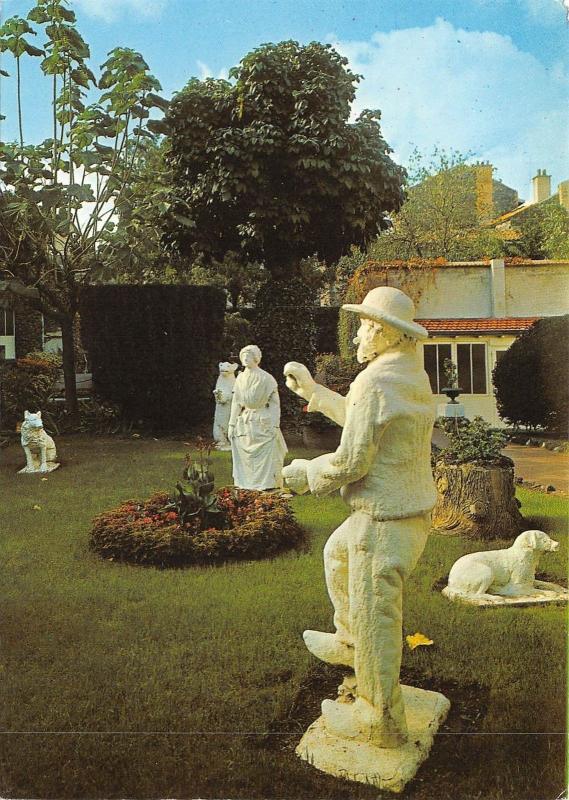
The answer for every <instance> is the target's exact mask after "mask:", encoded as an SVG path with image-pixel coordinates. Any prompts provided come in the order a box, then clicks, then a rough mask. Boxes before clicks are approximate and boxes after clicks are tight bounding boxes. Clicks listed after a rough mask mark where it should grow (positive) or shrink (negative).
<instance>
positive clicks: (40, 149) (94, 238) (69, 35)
mask: <svg viewBox="0 0 569 800" xmlns="http://www.w3.org/2000/svg"><path fill="white" fill-rule="evenodd" d="M32 24H34V25H36V26H39V27H40V29H41V30H42V31H43V33H44V34H45V39H46V41H45V43H44V45H43V49H39V48H36V47H35V46H33V45H31V44H30V43H29V37H30V35H35V34H36V31H35V30H34V29H33V28H32ZM0 51H3V52H9V53H11V54H12V56H13V57H14V59H15V62H16V88H17V93H16V96H17V114H18V130H19V141H17V142H14V143H5V142H2V143H1V144H0V270H1V271H2V273H3V277H4V278H5V280H4V281H3V283H2V288H3V290H4V291H10V292H12V293H14V294H17V295H19V296H20V297H21V298H22V299H23V300H24V301H25V302H28V303H29V304H30V305H32V306H33V307H34V308H36V309H38V310H39V311H41V312H42V313H44V314H45V315H46V316H48V317H50V318H52V319H54V320H57V321H58V322H59V323H60V325H61V330H62V337H63V369H64V378H65V397H66V406H67V410H68V411H69V412H70V413H71V414H74V413H76V412H77V398H76V392H75V369H74V322H75V318H76V315H77V310H78V303H79V291H80V287H81V285H82V284H83V283H86V282H89V281H92V280H93V279H96V278H97V277H98V276H100V275H101V274H102V273H103V272H104V267H105V262H104V261H103V259H102V253H103V251H102V249H101V246H102V244H105V243H106V247H107V255H108V248H109V243H108V240H109V234H110V232H111V231H112V229H113V228H114V226H115V220H116V219H117V217H120V214H121V211H122V210H123V208H125V207H127V206H128V203H129V202H131V197H130V196H129V187H130V186H131V183H132V182H133V180H134V179H135V178H136V173H137V169H138V166H139V165H140V164H141V163H144V158H143V157H142V156H143V153H144V151H145V149H146V148H147V147H148V143H149V142H152V141H153V137H154V136H155V135H157V133H158V132H159V128H160V122H159V121H154V122H153V121H152V120H151V119H150V115H151V113H152V111H153V110H155V109H159V110H162V111H163V110H165V109H166V107H167V103H166V101H165V100H163V99H162V98H161V97H159V96H158V95H157V94H156V92H157V91H159V89H160V84H159V83H158V81H157V80H156V78H155V77H153V76H152V75H151V74H150V72H149V69H148V65H147V64H146V63H145V61H144V59H143V58H142V56H141V55H140V54H139V53H136V52H134V51H133V50H130V49H128V48H121V47H118V48H115V49H114V50H112V51H111V52H110V53H109V54H108V58H107V60H106V61H105V63H104V64H103V65H102V67H101V74H100V77H99V78H98V79H97V78H96V77H95V75H94V73H93V72H92V71H91V69H90V67H89V65H88V59H89V55H90V53H89V47H88V45H87V44H86V42H85V41H84V40H83V38H82V37H81V34H80V33H79V32H78V30H77V28H76V25H75V14H74V13H73V11H72V10H71V9H70V8H69V7H68V4H67V2H66V0H37V2H36V4H35V6H34V7H33V8H32V9H31V10H30V12H29V14H28V16H27V19H26V20H24V19H22V18H20V17H13V18H11V19H9V20H7V21H6V22H5V23H4V25H3V26H2V27H1V28H0ZM25 56H30V57H37V58H39V59H41V62H40V66H41V71H42V73H43V75H44V78H45V80H46V82H47V85H48V86H49V87H50V91H49V92H46V98H49V101H50V102H51V111H52V125H53V129H52V133H51V137H50V138H49V139H46V140H45V141H43V142H42V143H41V144H39V145H34V144H26V143H25V139H24V130H25V128H24V114H23V109H22V100H21V72H20V60H21V58H22V57H25ZM4 75H5V76H6V75H7V73H4ZM97 87H98V89H99V90H100V93H99V95H98V97H97V99H95V100H93V101H92V102H88V99H89V100H90V99H91V98H92V97H93V96H94V95H95V93H96V89H97ZM30 111H31V113H33V112H34V109H30Z"/></svg>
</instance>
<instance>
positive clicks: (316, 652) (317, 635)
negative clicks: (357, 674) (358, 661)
mask: <svg viewBox="0 0 569 800" xmlns="http://www.w3.org/2000/svg"><path fill="white" fill-rule="evenodd" d="M302 638H303V639H304V644H305V645H306V646H307V647H308V649H309V650H310V652H311V653H312V655H313V656H316V658H319V659H320V660H321V661H326V663H327V664H343V665H344V666H345V667H353V666H354V647H353V645H349V644H346V643H345V642H342V641H340V640H339V639H338V637H337V636H336V635H335V634H334V633H322V631H304V633H303V634H302Z"/></svg>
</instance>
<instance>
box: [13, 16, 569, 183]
mask: <svg viewBox="0 0 569 800" xmlns="http://www.w3.org/2000/svg"><path fill="white" fill-rule="evenodd" d="M565 2H566V4H567V5H569V0H565ZM31 4H32V0H0V7H1V8H2V16H3V18H4V19H5V18H6V17H8V16H11V15H13V14H20V15H22V16H25V14H26V13H27V11H28V10H29V8H30V7H31ZM71 5H72V7H73V8H74V9H75V10H76V12H77V15H78V22H79V29H80V31H81V32H82V34H83V36H84V38H85V39H86V40H87V41H88V43H89V44H90V46H91V51H92V63H93V64H94V65H96V66H98V65H99V64H100V63H102V61H103V60H104V58H105V55H106V53H107V51H108V50H110V49H111V48H112V47H115V46H117V45H121V46H126V47H132V48H134V49H136V50H139V51H140V52H141V53H142V54H143V55H144V57H145V59H146V61H147V62H148V64H149V66H150V68H151V70H152V72H153V73H154V74H155V75H156V77H157V78H158V79H159V80H160V82H161V83H162V86H163V94H164V95H165V96H166V97H170V96H171V95H172V93H173V92H175V91H176V90H178V89H180V88H181V87H182V86H183V85H184V84H185V83H186V81H187V80H188V79H189V78H190V77H192V76H197V77H204V76H205V75H213V76H216V77H217V76H224V75H225V74H226V73H227V70H228V69H229V68H230V67H232V66H233V65H235V64H237V63H238V62H239V60H240V59H241V58H242V57H243V56H244V55H245V53H247V52H248V51H249V50H251V49H252V48H254V47H256V46H258V45H259V44H261V43H263V42H276V41H281V40H283V39H291V38H292V39H296V40H298V41H300V42H309V41H312V40H319V41H323V42H330V43H333V44H334V45H335V46H336V47H337V49H338V50H340V51H341V52H342V53H344V54H345V55H346V56H347V57H348V58H349V60H350V65H351V67H352V69H353V70H354V71H355V72H358V73H361V74H362V75H363V76H364V80H363V81H362V82H361V84H360V86H359V89H358V94H357V98H356V103H355V108H354V111H355V112H357V111H359V110H361V109H362V108H365V107H368V108H369V107H371V108H379V109H381V111H382V127H383V131H384V134H385V137H386V139H387V141H388V142H389V143H390V145H391V146H392V147H393V148H394V151H395V157H396V159H397V160H399V161H400V163H403V164H405V163H406V160H407V158H408V156H409V154H410V152H411V150H412V149H413V147H417V148H419V150H421V151H422V152H425V153H427V154H428V153H429V152H430V151H431V150H432V149H433V147H434V146H436V145H438V146H441V147H444V148H453V149H457V150H459V151H461V152H472V153H474V156H475V158H477V159H482V160H489V161H491V162H492V163H493V164H494V166H495V167H496V175H497V177H499V178H501V179H502V180H503V181H504V182H505V183H507V184H508V185H510V186H513V187H514V188H516V189H518V191H519V192H520V196H521V197H522V198H527V197H528V196H529V185H530V180H531V177H532V175H534V174H535V172H536V170H537V169H541V168H546V169H547V170H548V172H549V173H550V174H551V175H552V179H553V185H554V186H556V185H557V183H558V182H559V181H561V180H564V179H566V178H569V159H568V156H567V154H568V152H569V138H568V132H569V114H568V100H569V64H568V61H569V59H568V42H569V37H568V34H569V25H568V23H567V9H566V8H564V7H563V2H562V0H206V2H203V0H201V1H200V2H197V0H73V2H72V3H71ZM38 39H39V37H38ZM34 43H36V44H37V45H40V46H41V40H39V41H37V42H34ZM2 66H3V68H4V69H6V70H8V71H9V72H12V71H13V69H12V68H13V64H12V63H11V59H10V57H9V56H3V63H2ZM24 79H25V80H24V83H25V87H26V89H25V101H26V111H27V114H26V116H25V120H26V121H25V131H24V132H25V137H26V139H28V140H32V141H33V140H36V141H37V140H41V139H42V138H44V137H47V136H48V135H49V107H48V94H47V86H46V85H45V83H44V82H43V81H42V76H41V72H40V71H39V68H38V66H37V61H35V62H33V65H30V66H29V67H28V68H26V70H25V73H24ZM14 83H15V82H14V80H13V78H9V79H2V86H1V89H2V93H1V94H2V96H1V104H2V112H3V113H4V114H6V116H7V117H8V119H7V120H6V122H4V123H3V128H2V138H3V139H4V140H6V139H13V138H15V136H16V120H15V104H14V96H15V91H14Z"/></svg>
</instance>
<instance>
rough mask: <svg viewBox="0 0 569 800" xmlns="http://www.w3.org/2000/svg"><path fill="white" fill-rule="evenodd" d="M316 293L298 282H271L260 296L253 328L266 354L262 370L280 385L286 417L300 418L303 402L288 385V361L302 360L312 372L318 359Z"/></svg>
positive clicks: (264, 354)
mask: <svg viewBox="0 0 569 800" xmlns="http://www.w3.org/2000/svg"><path fill="white" fill-rule="evenodd" d="M315 311H316V307H315V305H314V291H313V290H311V289H310V288H309V287H308V286H307V285H306V284H305V283H303V282H302V281H300V280H298V279H296V280H290V281H277V280H271V281H269V282H268V283H266V284H265V285H264V286H263V287H262V288H261V289H260V291H259V293H258V295H257V308H256V314H255V319H254V322H253V328H254V332H255V341H254V342H253V344H257V345H258V346H259V347H260V348H261V351H262V353H263V360H262V361H261V367H262V368H263V369H264V370H266V371H267V372H270V374H271V375H272V376H273V377H274V378H275V380H276V381H277V383H278V386H279V391H280V398H281V408H282V411H283V413H284V414H286V415H289V416H293V417H298V415H299V414H300V409H301V401H300V399H299V398H298V397H297V396H296V395H294V394H293V393H292V392H291V391H290V390H289V389H287V388H286V386H285V381H284V376H283V368H284V365H285V364H286V363H287V361H300V362H301V363H302V364H305V365H306V366H307V367H308V369H309V370H310V371H311V372H312V371H313V370H314V359H315V356H316V323H315Z"/></svg>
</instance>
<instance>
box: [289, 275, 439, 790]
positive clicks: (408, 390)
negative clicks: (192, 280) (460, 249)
mask: <svg viewBox="0 0 569 800" xmlns="http://www.w3.org/2000/svg"><path fill="white" fill-rule="evenodd" d="M343 308H344V309H345V310H347V311H351V312H354V313H356V314H358V315H359V317H360V327H359V329H358V333H357V337H356V339H354V343H355V344H357V348H358V349H357V359H358V361H359V362H360V363H361V364H363V363H365V362H367V366H366V368H365V369H364V370H363V371H362V372H360V373H359V374H358V375H357V377H356V379H355V380H354V382H353V383H352V385H351V387H350V390H349V392H348V395H347V396H346V397H342V396H341V395H339V394H337V393H336V392H333V391H331V390H330V389H327V388H326V387H324V386H320V385H319V384H317V383H315V381H314V380H313V378H312V376H311V375H310V372H309V371H308V369H307V368H306V367H304V366H303V365H302V364H298V363H296V362H289V363H288V364H287V365H286V366H285V370H284V371H285V377H286V382H287V386H288V387H289V388H290V389H291V390H292V391H294V392H295V393H296V394H298V395H300V396H301V397H303V398H304V399H305V400H308V401H309V404H308V411H309V412H310V411H319V412H320V413H323V414H325V415H326V416H328V417H329V418H330V419H332V420H334V422H336V423H338V424H339V425H341V426H342V428H343V430H342V437H341V441H340V444H339V446H338V449H337V450H336V452H335V453H328V454H325V455H323V456H320V457H318V458H315V459H312V460H311V461H308V460H303V459H297V460H294V461H293V462H292V463H291V464H290V465H289V466H287V467H285V468H284V470H283V477H284V480H285V486H286V487H288V488H289V489H291V490H292V491H294V492H296V493H299V494H302V493H304V492H307V491H309V490H310V491H311V492H312V493H313V494H315V495H317V496H322V495H327V494H330V493H331V492H333V491H334V490H336V489H340V490H341V494H342V497H343V499H344V501H345V502H346V503H347V504H348V505H349V506H350V508H351V513H350V516H349V517H348V519H346V520H345V521H344V522H343V523H342V524H341V525H340V527H339V528H338V529H337V530H336V531H334V533H333V534H332V536H331V537H330V538H329V540H328V542H327V543H326V546H325V548H324V567H325V574H326V584H327V588H328V593H329V595H330V599H331V600H332V604H333V606H334V627H335V632H334V633H324V632H320V631H311V630H307V631H305V632H304V641H305V643H306V646H307V647H308V649H309V650H310V652H311V653H312V654H313V655H315V656H316V657H317V658H319V659H321V660H322V661H326V662H328V663H331V664H343V665H345V666H348V667H352V668H353V670H354V673H355V681H354V677H353V676H351V677H350V678H349V679H347V680H349V684H348V685H349V686H350V687H352V686H353V684H354V682H355V687H356V688H355V692H352V691H351V690H350V692H348V695H349V697H350V698H351V702H349V701H346V692H345V691H342V692H340V694H341V696H340V698H339V699H338V700H336V701H333V700H324V702H323V703H322V717H321V718H320V719H319V720H317V722H316V723H314V725H312V726H311V727H310V728H309V729H308V731H307V732H306V734H305V736H304V737H303V740H302V741H301V743H300V745H299V747H298V748H297V752H298V754H299V755H301V757H304V758H307V759H308V760H309V761H310V762H311V763H312V764H314V766H316V767H319V768H321V769H323V770H324V771H326V772H332V773H334V774H343V775H345V776H349V774H350V773H359V777H356V778H355V779H356V780H360V781H363V782H371V783H374V784H375V785H377V786H380V787H381V788H385V789H392V790H394V791H401V789H402V787H403V786H404V785H405V783H406V782H407V781H408V780H410V778H411V777H412V776H413V775H414V773H415V772H416V770H417V768H418V766H419V763H420V762H421V761H422V760H423V759H424V758H425V757H426V755H427V754H428V751H429V748H430V745H431V743H432V736H433V734H434V731H436V728H437V723H438V722H440V721H441V720H442V719H444V716H446V713H447V710H448V707H449V703H448V700H446V698H445V697H443V696H442V695H440V694H438V693H436V692H422V691H421V690H419V689H412V688H411V687H404V689H405V692H402V687H401V686H400V683H399V673H400V667H401V657H402V596H403V585H404V582H405V580H406V578H407V577H408V576H409V573H410V572H411V571H412V569H413V568H414V566H415V564H416V563H417V560H418V558H419V556H420V555H421V553H422V551H423V548H424V546H425V542H426V540H427V535H428V532H429V528H430V511H431V509H432V508H433V506H434V503H435V496H436V493H435V487H434V483H433V478H432V474H431V465H430V452H431V451H430V445H431V434H432V429H433V423H434V405H433V398H432V394H431V389H430V385H429V379H428V377H427V375H426V373H425V371H424V369H423V366H422V363H421V360H420V358H419V355H418V353H417V347H416V341H417V339H422V338H426V336H427V332H426V330H425V329H424V328H423V327H421V326H420V325H418V324H417V323H416V322H414V321H413V318H414V315H415V308H414V305H413V302H412V300H411V299H410V298H409V297H408V296H407V295H406V294H404V293H403V292H401V291H400V290H398V289H395V288H392V287H379V288H376V289H372V291H370V292H369V293H368V294H367V296H366V297H365V299H364V301H363V303H361V304H358V305H344V306H343ZM344 689H345V686H344ZM404 695H405V696H404ZM419 695H423V697H422V699H421V698H420V697H419ZM427 695H428V697H426V696H427ZM406 703H407V705H408V706H412V707H413V708H411V709H410V708H408V710H407V715H406V712H405V705H406ZM417 703H419V705H420V706H422V711H421V714H423V716H422V718H421V721H419V720H418V719H416V717H417V714H416V713H415V712H416V710H417V709H416V708H415V706H417ZM425 704H426V706H427V707H428V710H427V713H426V716H425V714H424V713H423V712H424V711H425ZM421 714H419V716H421ZM407 717H409V720H408V719H407ZM411 717H413V719H411ZM408 723H409V724H408ZM419 728H420V729H421V730H419ZM423 728H429V731H427V730H423ZM411 729H412V730H411ZM410 730H411V734H410V733H409V731H410ZM338 740H340V741H341V742H342V746H340V747H339V746H338ZM416 741H421V743H422V744H421V746H419V747H417V746H416V745H415V742H416ZM350 742H353V743H354V747H353V748H352V749H350V745H349V743H350ZM407 742H409V744H406V743H407ZM394 770H395V772H394ZM370 775H372V776H373V780H371V779H369V776H370ZM394 775H395V777H394ZM366 776H367V777H366Z"/></svg>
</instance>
